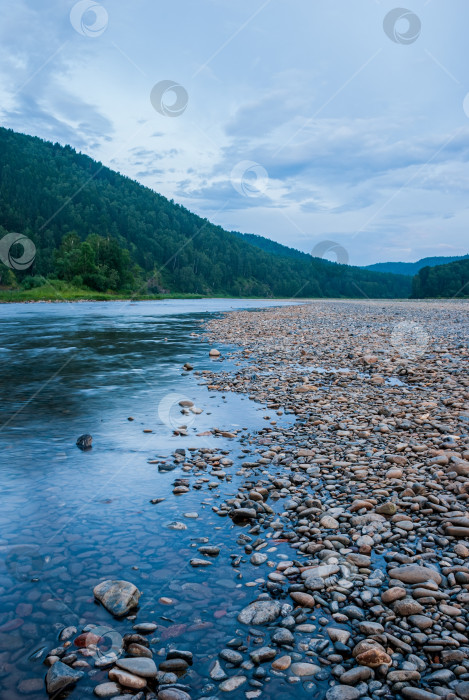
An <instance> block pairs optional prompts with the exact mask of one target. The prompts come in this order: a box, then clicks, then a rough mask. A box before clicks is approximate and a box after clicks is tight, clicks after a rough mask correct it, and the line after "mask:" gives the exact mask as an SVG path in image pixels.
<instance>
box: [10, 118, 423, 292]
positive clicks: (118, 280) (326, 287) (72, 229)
mask: <svg viewBox="0 0 469 700" xmlns="http://www.w3.org/2000/svg"><path fill="white" fill-rule="evenodd" d="M8 232H18V233H21V234H24V235H25V236H27V237H29V238H30V239H31V240H32V241H33V242H34V244H35V246H36V249H37V255H36V258H35V262H34V264H33V266H32V267H31V268H30V269H28V270H27V271H26V272H19V271H14V272H13V271H11V270H8V269H7V270H6V273H8V274H6V273H5V267H4V266H3V265H2V264H0V267H1V268H2V269H3V274H2V282H1V284H3V285H6V284H10V285H13V284H15V283H17V282H19V283H21V284H22V285H23V286H26V287H27V286H28V285H29V286H35V285H37V284H40V281H41V280H43V279H44V277H46V278H52V279H54V278H55V279H57V278H58V279H59V280H65V281H67V282H68V283H71V284H72V285H74V286H76V287H77V288H78V287H81V288H83V287H85V288H88V289H93V290H100V291H108V290H111V291H115V292H117V291H120V292H122V291H123V292H126V293H127V292H129V293H131V292H137V291H139V290H140V291H142V290H143V291H144V292H145V293H161V292H172V293H194V294H203V295H210V294H223V295H230V296H262V297H272V296H274V297H292V296H299V297H362V296H367V297H375V298H376V297H381V298H390V297H407V296H408V295H409V294H410V286H411V281H410V279H409V278H407V277H404V276H400V275H389V274H378V273H375V272H369V271H368V270H363V269H361V268H356V267H349V266H346V265H337V264H334V263H329V262H327V261H322V260H320V259H312V258H310V256H307V255H305V256H303V255H301V257H294V256H290V255H285V256H280V255H273V254H272V253H271V252H268V251H265V250H261V249H260V248H259V247H257V246H254V245H252V244H251V243H248V242H247V241H246V240H243V237H242V236H240V235H236V234H233V233H229V232H227V231H225V230H223V229H222V228H221V227H220V226H215V225H213V224H211V223H210V222H209V221H208V220H207V219H202V218H200V217H199V216H197V215H195V214H192V213H191V212H190V211H188V210H187V209H185V208H184V207H182V206H180V205H179V204H176V203H175V202H173V201H172V200H168V199H166V198H165V197H163V196H161V195H159V194H156V193H155V192H153V191H152V190H150V189H148V188H146V187H143V186H142V185H140V184H138V183H137V182H134V181H132V180H131V179H129V178H127V177H124V176H122V175H120V174H119V173H116V172H113V171H112V170H110V169H109V168H107V167H104V166H103V165H102V164H101V163H99V162H96V161H94V160H92V159H91V158H89V157H88V156H86V155H83V154H81V153H77V152H76V151H75V150H74V149H72V148H71V147H70V146H65V147H63V146H60V145H59V144H52V143H49V142H45V141H42V140H41V139H39V138H36V137H31V136H26V135H23V134H18V133H15V132H13V131H11V130H7V129H3V128H2V129H0V236H3V235H4V234H6V233H8ZM15 277H16V279H15Z"/></svg>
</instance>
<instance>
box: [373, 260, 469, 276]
mask: <svg viewBox="0 0 469 700" xmlns="http://www.w3.org/2000/svg"><path fill="white" fill-rule="evenodd" d="M467 258H469V255H456V256H453V257H433V258H422V259H421V260H417V262H413V263H405V262H384V263H375V264H374V265H365V266H364V267H363V269H364V270H371V271H372V272H388V273H389V272H390V273H393V274H395V275H411V276H413V275H416V274H417V272H418V271H419V270H421V269H422V268H423V267H435V266H436V265H447V264H448V263H452V262H455V261H457V260H466V259H467Z"/></svg>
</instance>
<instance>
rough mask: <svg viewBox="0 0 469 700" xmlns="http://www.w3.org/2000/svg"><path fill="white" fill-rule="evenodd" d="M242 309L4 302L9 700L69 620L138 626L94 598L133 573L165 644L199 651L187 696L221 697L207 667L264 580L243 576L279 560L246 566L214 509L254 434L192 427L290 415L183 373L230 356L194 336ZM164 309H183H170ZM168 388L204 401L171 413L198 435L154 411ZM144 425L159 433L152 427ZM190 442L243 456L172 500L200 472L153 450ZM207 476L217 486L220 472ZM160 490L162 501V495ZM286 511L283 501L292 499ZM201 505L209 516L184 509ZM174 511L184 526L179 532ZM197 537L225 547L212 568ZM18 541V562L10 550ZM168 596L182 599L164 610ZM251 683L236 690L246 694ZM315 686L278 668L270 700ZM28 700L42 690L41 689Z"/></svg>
mask: <svg viewBox="0 0 469 700" xmlns="http://www.w3.org/2000/svg"><path fill="white" fill-rule="evenodd" d="M163 305H164V308H163ZM233 305H234V303H233V302H231V301H230V302H224V301H222V300H214V301H213V302H207V301H200V302H190V303H189V304H188V303H187V302H174V303H173V302H163V303H162V305H161V306H160V303H156V304H153V303H152V304H137V305H132V306H130V305H129V304H126V303H116V304H76V305H47V306H46V305H41V306H39V305H35V306H17V305H15V306H3V307H0V346H1V347H2V348H4V352H5V351H6V353H7V354H8V355H9V360H8V363H7V364H6V365H4V366H3V371H2V374H1V379H0V424H1V425H3V424H4V423H5V422H6V421H9V422H7V424H6V425H3V428H2V429H1V430H0V454H1V464H0V474H1V478H0V498H1V501H2V509H1V512H0V533H1V534H0V591H1V601H2V602H1V604H0V663H1V664H9V665H10V668H11V669H12V670H11V671H10V672H9V673H8V674H7V675H6V676H4V677H3V678H1V679H0V680H1V682H2V684H3V686H4V691H3V692H5V693H7V697H8V700H20V698H22V697H24V696H23V695H21V694H20V693H19V692H18V689H17V686H18V683H19V682H20V681H21V680H23V679H25V678H43V677H44V675H45V667H44V666H43V664H42V660H43V657H44V653H45V650H49V649H51V648H53V647H54V646H57V643H58V636H57V635H58V631H60V629H61V626H65V625H75V626H77V627H80V626H81V627H82V626H84V625H85V624H87V623H93V624H111V625H112V626H113V627H115V628H116V629H118V630H119V631H120V632H121V633H123V632H127V631H129V630H130V628H131V623H130V622H118V621H114V620H113V619H112V618H111V616H110V615H109V614H108V613H107V612H106V611H105V610H104V609H103V608H102V607H98V606H96V605H95V604H94V602H93V596H92V589H93V586H94V585H96V583H98V582H99V581H100V580H103V579H105V578H123V579H127V580H130V581H133V582H134V583H135V584H136V585H138V586H139V588H140V589H141V590H142V591H143V593H144V595H143V597H142V599H141V608H142V610H141V612H140V613H139V615H138V620H139V621H155V622H156V623H157V624H158V625H159V629H158V631H157V635H156V636H159V637H161V642H160V643H158V644H157V645H156V649H158V648H160V647H161V646H166V647H168V645H169V644H170V643H171V644H173V645H174V646H176V647H177V648H184V649H189V650H192V651H194V652H195V653H196V657H195V663H194V666H193V668H192V669H191V671H190V674H189V676H188V677H186V678H185V679H183V681H182V682H185V681H186V682H188V683H189V685H190V686H191V688H192V696H193V697H194V698H197V697H201V696H202V695H212V694H215V693H216V687H215V688H213V689H212V691H210V692H206V691H205V690H204V688H205V687H206V686H207V684H208V683H210V682H211V681H210V678H209V675H208V671H209V667H210V664H211V662H212V661H213V659H214V658H216V657H217V654H218V651H219V650H220V649H221V648H223V647H224V646H225V645H226V642H227V641H228V640H229V639H230V638H232V637H233V635H234V634H235V631H236V628H237V627H238V626H239V625H238V623H237V621H236V616H237V613H238V612H239V610H240V609H241V608H242V607H244V606H245V605H246V604H247V603H249V602H250V601H251V600H252V599H254V598H256V597H257V595H258V592H259V587H258V584H256V585H255V586H253V587H246V586H245V583H246V582H247V581H254V580H255V579H258V578H260V579H262V578H265V577H266V576H267V573H268V571H269V569H266V567H261V568H259V569H253V567H252V566H251V565H250V564H249V562H247V563H243V564H241V566H240V567H239V570H240V573H239V574H238V573H236V571H235V570H234V569H233V568H232V567H231V565H230V557H229V555H230V554H231V553H232V552H235V553H236V554H240V553H242V552H243V550H242V549H240V548H239V547H238V546H237V545H236V538H237V536H238V534H239V532H240V529H239V528H237V527H235V526H233V524H232V522H231V520H229V519H225V518H220V517H218V516H217V515H216V514H215V513H214V512H213V510H212V507H213V506H214V505H218V504H219V503H220V502H221V501H222V500H224V499H225V498H226V497H232V496H233V495H234V494H236V492H237V485H238V483H239V477H236V471H237V469H238V468H239V465H240V463H241V462H242V461H244V460H245V459H247V458H248V457H246V454H244V455H243V454H242V453H241V448H243V447H249V444H248V442H247V440H245V441H244V442H242V444H241V445H240V444H239V443H238V441H229V440H225V439H219V438H214V437H206V436H204V437H198V436H197V433H200V432H205V431H206V430H209V429H210V428H213V427H216V428H220V429H224V430H232V429H242V428H244V427H247V428H249V431H251V432H252V431H256V430H260V429H262V428H265V427H266V426H268V425H270V423H269V421H268V420H265V416H269V420H274V419H277V420H279V421H280V420H281V421H282V422H283V424H285V423H286V421H287V420H288V421H290V420H291V418H290V417H287V418H285V417H283V418H279V417H278V416H277V415H276V414H275V413H274V412H272V411H267V410H265V409H264V408H263V407H261V406H260V405H259V404H256V403H253V402H251V401H249V400H248V399H247V398H245V397H243V396H241V395H238V394H227V395H226V399H223V398H222V396H223V395H222V394H221V393H216V392H209V391H208V390H207V388H206V386H205V385H201V384H200V382H201V377H198V376H196V375H195V374H194V373H193V372H190V373H187V372H183V371H182V365H183V364H184V363H185V362H191V363H192V364H193V365H194V366H195V368H196V369H205V368H211V369H213V368H217V367H218V368H219V369H220V370H226V369H227V368H228V367H229V366H230V362H229V361H225V362H213V361H212V360H210V359H209V358H208V348H209V346H208V345H207V344H205V343H201V342H200V341H199V340H198V339H197V338H194V337H191V335H190V334H191V333H192V332H194V331H195V332H197V331H198V330H199V327H198V324H200V322H201V321H203V320H204V318H205V317H206V313H202V312H203V310H204V309H206V307H212V309H213V311H221V310H223V308H229V307H231V306H233ZM236 305H237V306H239V307H246V306H252V307H255V306H259V302H252V303H249V302H239V304H236ZM168 308H174V309H175V312H178V313H182V312H185V313H184V314H183V315H175V316H171V317H170V316H168ZM188 308H189V309H190V313H188V312H187V309H188ZM150 309H151V312H150ZM161 311H164V315H159V314H160V313H161ZM19 319H20V320H19ZM44 327H46V328H47V332H46V333H43V329H44ZM165 338H168V342H165V341H164V339H165ZM69 358H71V359H70V360H69V362H68V364H64V363H65V362H66V361H67V360H68V359H69ZM55 374H56V375H57V376H55V377H54V375H55ZM169 392H171V393H173V392H174V393H175V394H176V395H180V396H182V397H186V398H190V399H191V400H192V401H194V403H195V404H196V406H198V407H200V408H201V409H202V410H203V413H202V414H200V415H196V416H195V417H194V416H191V419H190V421H189V419H188V418H187V417H185V416H183V415H181V416H180V417H179V416H178V408H179V407H177V406H176V407H174V406H173V407H172V408H171V420H175V421H177V420H179V419H180V423H181V424H182V423H184V422H186V421H187V423H188V424H189V427H188V433H189V437H187V438H175V437H173V436H172V429H171V427H169V426H168V425H166V424H165V423H164V422H163V421H162V420H161V416H160V415H159V413H158V407H159V405H160V402H161V400H162V399H163V398H164V397H165V396H166V395H167V394H168V393H169ZM35 393H36V396H35V398H34V399H33V400H31V401H30V402H29V403H27V402H28V400H29V399H30V397H31V396H32V395H33V394H35ZM22 407H23V410H21V411H20V413H18V415H17V416H16V417H12V416H13V415H14V413H15V411H17V410H18V409H21V408H22ZM129 416H132V417H134V421H128V417H129ZM144 428H150V429H152V430H153V432H152V433H150V434H144V433H143V429H144ZM85 432H89V433H91V434H92V435H93V438H94V440H93V449H92V450H91V451H89V452H85V453H83V452H81V451H80V450H78V449H77V448H76V446H75V441H76V438H77V437H78V436H79V435H80V434H82V433H85ZM240 435H245V436H247V435H248V432H247V431H242V432H241V433H240ZM192 446H194V447H197V448H199V447H202V448H203V447H213V448H215V449H216V450H217V452H218V451H221V450H227V451H229V456H230V457H231V458H232V459H234V460H235V464H234V465H233V467H230V468H228V469H226V471H227V473H228V474H231V475H233V481H232V482H220V485H219V487H218V488H213V489H209V488H208V485H207V483H206V482H205V483H204V484H203V487H202V490H201V491H200V492H199V491H195V490H191V491H190V492H189V493H187V494H185V495H183V496H180V497H175V496H173V494H172V488H173V482H174V480H175V478H179V477H185V478H189V479H190V481H191V483H193V482H194V481H195V477H194V476H191V475H190V473H189V474H188V473H184V472H183V471H182V470H181V468H180V467H177V468H176V469H175V470H174V471H171V472H158V468H157V465H154V464H148V461H149V460H151V459H154V458H156V457H163V458H167V459H168V461H169V462H171V461H172V460H171V458H170V455H171V452H172V451H174V449H176V448H178V447H185V448H186V449H187V448H188V447H192ZM198 476H200V475H198ZM202 476H203V477H207V478H208V479H209V481H210V482H214V481H215V482H216V481H217V479H216V478H215V477H213V476H211V475H210V469H207V470H206V471H205V472H204V473H203V474H202ZM154 498H165V499H166V500H164V501H163V502H162V503H160V504H158V505H152V504H151V503H150V499H154ZM277 507H278V508H279V509H280V510H281V509H282V507H283V502H280V503H279V504H278V506H277ZM191 511H196V512H197V513H198V514H199V518H198V519H194V520H193V519H189V518H186V517H185V513H188V512H191ZM175 520H177V521H181V522H184V524H185V525H186V526H187V529H185V530H182V531H174V530H172V529H169V528H168V527H167V526H168V524H169V523H171V522H172V521H175ZM199 538H207V540H208V543H209V544H215V545H218V546H220V547H221V553H220V556H219V557H218V558H216V559H213V560H211V561H212V565H211V566H210V567H208V568H207V569H204V570H201V569H194V568H193V567H191V566H190V564H189V561H190V559H191V558H192V557H194V556H197V555H198V551H197V547H198V546H200V542H199ZM25 546H26V548H27V549H26V552H30V554H29V563H28V554H26V556H25V555H24V551H25V550H24V547H25ZM17 548H20V549H17ZM21 548H23V549H21ZM28 548H29V549H28ZM20 550H21V551H22V552H23V554H22V558H18V559H17V560H16V559H14V556H15V552H18V551H20ZM12 551H13V558H12ZM263 551H266V552H268V555H269V558H271V559H273V560H274V561H278V559H279V557H284V558H286V557H290V556H291V555H292V552H291V550H290V549H289V548H288V545H286V544H285V543H274V542H272V546H271V547H268V548H266V549H265V550H263ZM31 552H33V553H35V554H34V556H33V558H32V563H31V557H32V555H31ZM246 559H248V558H247V557H246ZM38 562H39V564H38ZM38 566H39V569H40V570H39V571H38V572H36V573H37V578H38V579H39V580H38V581H37V582H32V581H31V574H34V573H35V572H34V571H32V567H33V568H34V567H36V568H38ZM162 596H167V597H169V598H172V599H173V601H174V603H173V604H172V605H171V606H166V605H163V604H162V603H160V602H159V599H160V598H161V597H162ZM18 606H19V607H18ZM309 636H310V635H309ZM304 641H307V640H304ZM265 642H266V644H268V643H269V642H270V634H269V633H267V635H266V639H265ZM246 656H247V655H246ZM36 657H37V658H36ZM157 658H158V657H157ZM229 673H230V675H232V674H233V671H229ZM234 673H236V671H235V672H234ZM106 680H107V674H106V673H105V672H102V671H99V672H98V673H97V675H96V676H94V677H93V680H92V681H91V680H90V679H89V678H85V679H82V681H81V682H80V685H79V687H77V688H76V689H75V691H73V692H72V694H71V696H70V697H71V698H72V700H73V698H74V697H80V699H82V698H88V697H89V698H92V697H94V696H93V694H92V689H93V687H94V686H95V685H96V684H97V683H98V682H104V681H106ZM246 689H249V686H248V685H246V686H244V687H243V688H242V689H240V691H239V692H240V693H241V695H240V697H241V696H242V697H244V690H246ZM310 693H311V690H310V691H309V692H308V693H306V691H303V686H301V687H298V686H296V685H295V686H290V685H289V684H287V683H286V682H285V681H280V680H275V679H274V680H273V681H272V683H271V684H268V685H267V686H266V689H265V692H264V695H263V696H264V697H275V698H285V700H287V699H288V700H290V698H294V697H298V696H299V695H300V696H303V695H304V696H305V697H306V696H310ZM28 697H29V698H32V700H36V699H37V700H39V699H41V700H45V699H46V697H47V696H46V693H45V689H43V688H42V689H41V690H40V691H38V692H36V693H31V694H30V695H29V696H28Z"/></svg>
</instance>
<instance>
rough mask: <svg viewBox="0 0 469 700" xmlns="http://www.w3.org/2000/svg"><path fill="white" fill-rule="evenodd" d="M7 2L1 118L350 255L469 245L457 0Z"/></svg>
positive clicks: (217, 211)
mask: <svg viewBox="0 0 469 700" xmlns="http://www.w3.org/2000/svg"><path fill="white" fill-rule="evenodd" d="M402 1H403V2H407V0H402ZM0 10H1V16H2V22H1V25H0V65H1V70H0V123H1V124H2V125H3V126H6V127H8V128H12V129H14V130H16V131H20V132H23V133H27V134H31V135H35V136H40V137H41V138H44V139H47V140H50V141H54V142H56V141H57V142H59V143H61V144H70V145H71V146H73V147H74V148H76V149H77V150H79V151H82V152H84V153H86V154H88V155H90V156H91V157H92V158H94V159H96V160H99V161H101V162H103V163H104V164H105V165H108V166H109V167H111V168H113V169H115V170H118V171H119V172H121V173H123V174H125V175H127V176H129V177H132V178H134V179H136V180H138V181H139V182H141V183H142V184H144V185H146V186H148V187H150V188H152V189H153V190H155V191H157V192H160V193H161V194H163V195H165V196H166V197H168V198H170V199H174V200H175V201H176V202H178V203H180V204H182V205H184V206H186V207H187V208H189V209H190V210H191V211H194V212H196V213H197V214H199V215H200V216H202V217H204V218H205V217H206V218H207V219H209V220H210V221H213V222H214V223H216V224H219V225H221V226H223V227H224V228H226V229H228V230H237V231H242V232H243V233H255V234H259V235H262V236H266V237H268V238H271V239H273V240H275V241H278V242H279V243H282V244H284V245H288V246H290V247H293V248H298V249H299V250H303V251H305V252H312V251H314V250H323V249H324V247H326V248H327V246H324V245H323V242H324V241H333V242H335V243H337V244H338V247H337V250H340V251H342V253H341V255H342V256H344V255H345V256H346V259H347V260H348V261H349V262H350V263H351V264H354V265H367V264H371V263H374V262H383V261H388V260H391V261H393V260H396V261H397V260H400V261H414V260H417V259H419V258H422V257H426V256H429V255H432V256H433V255H463V254H466V253H468V252H469V244H468V240H469V236H468V233H467V232H468V231H469V198H468V194H469V177H468V175H469V167H468V166H469V74H468V70H467V66H468V64H469V61H468V58H469V44H468V42H467V27H468V26H469V3H468V2H467V0H452V1H451V3H448V2H447V0H412V2H411V4H410V5H408V6H407V5H406V6H405V7H404V8H401V7H400V6H397V7H396V4H395V0H391V1H389V0H381V1H379V0H353V2H351V0H236V2H233V0H196V1H195V0H170V1H169V0H132V2H123V1H122V0H102V2H95V1H94V0H79V2H74V0H0ZM344 251H345V252H344ZM326 257H329V258H330V259H331V260H334V259H335V258H334V254H333V253H329V254H326ZM342 261H344V260H341V262H342Z"/></svg>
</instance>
